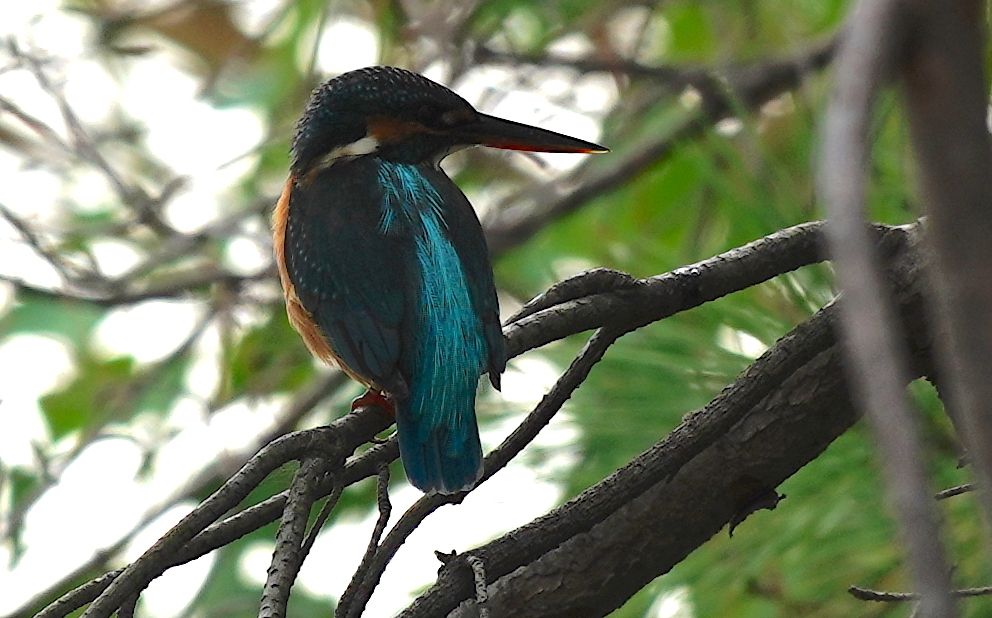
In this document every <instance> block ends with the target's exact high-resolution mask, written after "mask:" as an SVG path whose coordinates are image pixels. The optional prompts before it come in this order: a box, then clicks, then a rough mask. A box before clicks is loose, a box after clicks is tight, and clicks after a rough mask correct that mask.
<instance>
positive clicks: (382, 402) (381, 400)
mask: <svg viewBox="0 0 992 618" xmlns="http://www.w3.org/2000/svg"><path fill="white" fill-rule="evenodd" d="M362 406H379V407H380V408H382V409H383V410H385V411H386V412H389V413H390V414H392V415H394V416H395V415H396V408H395V407H394V406H393V402H391V401H389V399H388V398H387V397H386V396H385V395H383V394H382V393H380V392H379V391H377V390H373V389H371V388H370V389H369V390H367V391H366V392H365V394H364V395H362V396H361V397H358V398H357V399H355V400H354V401H352V402H351V409H352V410H353V411H354V410H357V409H358V408H361V407H362Z"/></svg>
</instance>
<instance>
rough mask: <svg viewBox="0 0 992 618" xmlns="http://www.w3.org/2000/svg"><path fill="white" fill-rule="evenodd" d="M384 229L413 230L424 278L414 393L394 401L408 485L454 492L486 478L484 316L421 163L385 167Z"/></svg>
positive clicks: (412, 356) (411, 369)
mask: <svg viewBox="0 0 992 618" xmlns="http://www.w3.org/2000/svg"><path fill="white" fill-rule="evenodd" d="M380 181H381V184H382V186H383V187H384V193H383V216H382V219H381V221H380V229H381V230H382V231H383V232H384V233H386V234H390V233H395V232H396V231H397V230H398V229H400V227H402V226H407V229H408V230H410V231H412V232H413V237H414V247H415V249H414V251H415V254H416V257H417V262H418V266H419V269H418V271H419V274H420V277H419V279H420V281H419V283H420V285H419V286H418V291H417V295H418V299H417V300H418V302H417V305H416V307H417V311H416V315H415V318H414V320H413V322H414V323H413V324H411V326H412V327H413V331H414V333H415V335H414V337H413V346H412V347H413V349H411V350H408V352H407V353H408V354H409V356H408V357H406V358H405V359H404V360H405V364H406V371H407V372H408V376H409V379H408V383H409V387H410V388H409V395H408V396H407V397H406V398H404V399H401V400H399V401H397V402H396V429H397V435H398V437H399V442H400V456H401V458H402V459H403V467H404V468H405V469H406V475H407V478H408V479H409V480H410V482H411V483H412V484H413V485H414V486H416V487H417V488H419V489H421V490H422V491H424V492H430V491H437V492H441V493H454V492H457V491H460V490H462V489H468V488H469V487H471V486H472V485H474V484H475V482H476V481H478V480H479V478H480V477H481V476H482V447H481V445H480V443H479V430H478V427H477V426H476V421H475V391H476V387H477V386H478V383H479V376H481V375H482V373H483V372H484V371H485V367H486V365H487V362H488V344H487V343H486V338H485V333H484V331H483V322H482V318H481V316H479V315H478V314H477V313H476V306H475V305H476V303H475V302H474V301H473V298H472V291H471V289H470V287H469V285H468V281H467V280H466V278H465V269H464V267H463V265H462V262H461V259H460V258H459V256H458V252H457V251H456V250H455V248H454V246H453V245H452V243H451V240H450V238H449V236H448V235H449V230H448V229H447V223H446V222H445V218H444V213H443V209H442V207H441V198H440V196H439V195H438V193H437V192H436V191H435V189H434V188H433V187H432V186H431V184H430V182H429V181H428V180H427V179H426V178H425V177H424V176H423V174H422V172H421V170H420V169H419V168H417V167H416V166H412V165H403V164H386V163H383V164H382V167H380Z"/></svg>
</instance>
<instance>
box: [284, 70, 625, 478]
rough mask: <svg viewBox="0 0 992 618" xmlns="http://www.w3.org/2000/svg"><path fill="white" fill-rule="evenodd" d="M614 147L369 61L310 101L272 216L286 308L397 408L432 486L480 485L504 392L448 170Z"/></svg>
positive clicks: (493, 330)
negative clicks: (486, 159)
mask: <svg viewBox="0 0 992 618" xmlns="http://www.w3.org/2000/svg"><path fill="white" fill-rule="evenodd" d="M476 145H482V146H491V147H495V148H504V149H513V150H524V151H543V152H574V153H591V152H604V151H606V149H605V148H603V147H602V146H599V145H597V144H594V143H592V142H587V141H584V140H580V139H576V138H573V137H568V136H565V135H561V134H559V133H555V132H552V131H548V130H544V129H540V128H537V127H533V126H529V125H526V124H521V123H517V122H513V121H510V120H504V119H501V118H497V117H495V116H491V115H488V114H484V113H481V112H479V111H477V110H476V109H475V108H474V107H473V106H472V105H471V104H470V103H469V102H468V101H466V100H465V99H464V98H462V97H461V96H459V95H458V94H456V93H455V92H453V91H452V90H450V89H448V88H447V87H445V86H442V85H441V84H438V83H436V82H434V81H431V80H429V79H427V78H426V77H423V76H422V75H419V74H417V73H414V72H411V71H407V70H404V69H400V68H396V67H388V66H373V67H366V68H363V69H357V70H354V71H349V72H347V73H343V74H341V75H338V76H337V77H334V78H332V79H330V80H328V81H326V82H324V83H323V84H321V85H320V86H318V87H317V88H316V89H315V90H314V91H313V93H312V94H311V97H310V101H309V103H308V104H307V106H306V109H305V110H304V112H303V114H302V116H301V117H300V119H299V121H298V122H297V125H296V132H295V136H294V138H293V141H292V147H291V164H290V171H289V175H288V178H287V180H286V184H285V186H284V189H283V192H282V194H281V196H280V198H279V200H278V202H277V204H276V207H275V210H274V214H273V226H272V228H273V239H274V240H273V245H274V251H275V256H276V263H277V267H278V272H279V279H280V281H281V283H282V287H283V292H284V296H285V301H286V308H287V314H288V317H289V321H290V323H291V324H292V326H293V327H294V328H295V329H296V330H297V331H298V332H299V334H300V335H301V336H302V338H303V341H304V342H305V343H306V346H307V347H308V348H309V349H310V351H311V352H312V353H313V354H314V355H315V356H316V357H317V358H319V359H321V360H322V361H325V362H327V363H328V364H331V365H336V366H338V367H340V368H341V369H342V370H343V371H344V372H345V373H346V374H348V375H349V376H350V377H351V378H353V379H355V380H357V381H358V382H360V383H362V384H363V385H365V386H366V387H367V388H368V392H367V393H366V395H365V396H363V397H359V398H358V399H356V400H355V402H354V403H353V404H352V410H354V409H356V408H357V407H359V406H360V405H367V404H369V403H378V404H379V405H382V406H383V407H385V408H386V409H387V410H389V411H390V412H392V413H393V414H395V420H396V434H397V439H398V441H399V450H400V459H401V460H402V462H403V467H404V470H405V471H406V476H407V479H408V480H409V482H410V483H411V484H412V485H413V486H415V487H417V488H418V489H420V490H421V491H423V492H424V493H432V492H436V493H442V494H453V493H457V492H460V491H463V490H467V489H470V488H472V487H473V486H474V485H475V484H476V483H477V482H478V481H479V479H480V478H481V476H482V472H483V466H482V447H481V444H480V441H479V430H478V426H477V420H476V414H475V396H476V391H477V389H478V383H479V379H480V377H481V376H482V375H483V374H486V373H488V374H489V380H490V382H491V383H492V385H493V387H495V388H496V389H499V388H500V376H501V374H502V373H503V371H504V370H505V368H506V361H507V358H506V344H505V342H504V339H503V332H502V329H501V325H500V320H499V305H498V302H497V296H496V288H495V285H494V283H493V271H492V265H491V263H490V260H489V252H488V249H487V246H486V240H485V237H484V236H483V230H482V226H481V224H480V222H479V219H478V217H477V215H476V213H475V211H474V209H473V208H472V206H471V204H470V203H469V201H468V199H467V198H466V197H465V195H464V194H463V193H462V192H461V190H459V188H458V187H457V185H455V183H454V182H453V181H452V180H451V179H450V178H449V177H448V176H447V175H446V174H445V172H444V171H442V170H441V168H440V165H439V164H440V162H441V160H442V159H443V158H444V157H446V156H447V155H449V154H450V153H452V152H454V151H456V150H459V149H461V148H465V147H469V146H476Z"/></svg>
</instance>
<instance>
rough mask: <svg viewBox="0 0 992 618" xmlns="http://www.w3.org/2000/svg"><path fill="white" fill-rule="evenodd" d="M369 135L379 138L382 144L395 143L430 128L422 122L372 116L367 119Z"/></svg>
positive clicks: (427, 130)
mask: <svg viewBox="0 0 992 618" xmlns="http://www.w3.org/2000/svg"><path fill="white" fill-rule="evenodd" d="M368 127H369V128H368V131H369V135H371V136H372V137H374V138H376V139H377V140H379V143H382V144H395V143H396V142H399V141H402V140H404V139H406V138H407V137H410V136H411V135H415V134H417V133H427V132H429V131H430V130H429V129H428V128H427V127H425V126H424V125H422V124H418V123H416V122H405V121H403V120H396V119H395V118H386V117H385V116H373V117H371V118H369V121H368Z"/></svg>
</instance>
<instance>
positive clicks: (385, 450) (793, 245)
mask: <svg viewBox="0 0 992 618" xmlns="http://www.w3.org/2000/svg"><path fill="white" fill-rule="evenodd" d="M910 230H911V228H897V227H885V226H878V227H877V228H876V234H877V239H878V242H879V244H880V246H881V247H882V249H883V252H884V253H885V254H886V255H891V254H893V253H894V252H897V251H899V250H901V249H902V248H904V247H905V245H906V243H907V240H908V238H909V234H910ZM821 232H822V224H821V223H812V224H804V225H802V226H797V227H795V228H791V229H789V230H784V231H782V232H779V233H776V234H773V235H772V236H770V237H768V238H766V239H762V240H759V241H756V242H755V243H751V244H750V245H747V246H745V247H741V248H739V249H735V250H733V251H730V252H727V253H725V254H722V255H721V256H718V257H716V258H713V259H710V260H706V261H704V262H701V263H699V264H697V265H695V266H690V267H686V268H683V269H679V270H677V271H674V272H672V273H668V274H667V275H660V276H658V277H653V278H649V279H646V280H632V279H631V278H630V277H629V276H624V275H618V274H617V273H610V272H608V271H607V274H604V272H603V271H595V272H592V273H588V274H585V275H580V276H579V277H577V278H575V279H573V280H570V282H565V283H563V284H561V285H559V286H556V288H554V289H552V290H551V291H549V293H548V294H547V295H545V296H543V297H541V298H539V299H536V300H535V302H534V303H533V304H529V305H528V307H530V309H528V312H525V313H528V314H527V315H526V316H525V317H524V318H522V319H520V320H519V321H517V322H514V323H511V324H509V325H508V326H507V328H506V330H505V334H506V336H507V342H508V345H509V347H510V349H511V351H512V353H513V354H514V355H516V354H519V353H521V352H523V351H525V350H526V349H530V348H532V347H535V346H537V345H541V344H542V343H543V342H542V341H541V338H535V333H540V332H541V331H542V330H543V329H548V331H549V332H551V333H553V335H554V336H553V338H552V340H553V339H557V338H561V337H564V336H567V335H569V334H574V333H577V332H582V331H583V330H587V329H588V328H590V327H607V328H608V332H607V333H604V334H603V335H602V336H600V337H596V338H594V339H593V340H590V342H589V344H588V346H590V347H592V350H593V352H591V354H592V356H591V357H589V359H586V360H581V359H577V361H576V363H577V368H576V370H575V371H574V372H572V373H567V374H566V376H563V379H562V380H560V381H559V383H558V386H556V387H555V389H556V390H553V391H552V392H551V393H549V395H548V396H547V397H546V398H545V400H543V401H542V403H541V404H540V405H539V406H538V408H537V409H535V411H534V412H533V413H532V414H531V415H529V416H528V418H527V419H526V420H525V422H524V424H523V425H521V427H519V428H518V429H517V430H516V431H515V432H514V434H512V435H511V437H510V438H508V439H507V441H506V442H505V443H504V445H502V446H501V447H500V448H499V449H497V450H496V451H494V452H493V453H491V454H490V455H489V457H488V458H487V461H486V475H487V478H488V476H490V475H491V474H492V473H493V472H495V471H496V470H498V469H500V468H501V467H502V466H503V465H505V463H506V461H508V460H509V459H511V458H512V457H513V456H514V455H516V453H517V452H519V450H520V449H522V448H523V447H524V446H525V445H526V444H527V443H529V442H530V441H531V440H532V439H533V437H534V436H535V435H536V434H537V432H538V431H539V430H540V428H541V427H543V426H544V424H546V423H547V421H548V420H549V419H550V418H551V415H553V414H554V412H555V411H556V410H557V409H558V407H560V405H561V403H563V402H564V401H565V400H566V399H567V398H568V396H569V394H570V393H571V391H572V390H573V389H574V388H575V387H576V386H577V385H578V384H579V383H581V381H582V380H583V379H584V377H585V372H587V371H588V369H589V368H590V367H591V366H592V364H593V362H594V359H598V357H599V356H600V355H601V354H602V351H603V350H605V347H606V346H608V344H609V342H610V341H612V339H613V338H615V337H616V336H617V335H619V334H621V333H623V332H627V331H629V330H632V329H634V328H638V327H639V326H640V325H642V324H646V323H648V322H651V321H653V320H656V319H661V318H663V317H667V316H668V315H672V314H674V313H676V312H678V311H682V310H685V309H688V308H691V307H695V306H698V305H699V304H701V303H703V302H705V301H707V300H711V299H713V298H718V297H719V296H722V295H724V294H727V293H730V292H732V291H735V290H739V289H744V288H746V287H749V286H751V285H754V284H755V283H758V282H760V281H764V280H767V279H768V278H770V277H772V276H775V275H777V274H781V273H783V272H788V271H790V270H793V269H794V268H798V267H799V266H802V265H804V264H809V263H813V262H816V261H818V260H819V259H820V253H821V252H820V251H819V250H818V248H817V247H818V246H819V245H820V244H822V236H821ZM631 281H633V282H634V284H633V285H632V284H631ZM617 288H619V289H617ZM583 291H585V292H586V293H589V294H590V295H589V296H581V293H582V292H583ZM555 303H559V304H555ZM534 308H540V310H537V311H536V312H531V311H532V310H533V309H534ZM803 345H809V342H804V343H803ZM802 350H803V348H802V346H799V347H798V348H797V349H796V350H795V352H796V353H798V354H799V357H800V358H801V357H803V354H805V352H803V351H802ZM757 371H758V370H757V369H756V370H753V372H754V373H757ZM751 373H752V372H749V373H748V374H747V375H751ZM566 377H567V379H566ZM331 378H334V376H331ZM775 380H776V378H774V377H772V378H771V381H768V380H765V381H763V382H762V381H760V380H759V381H758V382H757V383H756V384H757V386H756V388H757V389H758V392H760V393H761V396H764V395H765V394H767V392H769V391H770V390H774V388H775V387H776V384H777V383H776V381H775ZM558 389H561V390H560V392H559V390H558ZM762 389H764V390H762ZM323 393H325V390H324V387H321V388H316V389H314V391H313V392H312V393H308V394H307V396H306V397H304V398H303V399H302V400H301V402H300V404H299V405H300V407H301V409H306V408H308V407H310V406H312V405H313V403H315V402H316V401H318V400H319V399H320V398H321V397H322V396H323ZM377 410H378V409H377V408H374V407H369V408H363V409H360V410H358V411H356V412H355V413H353V414H350V415H348V416H346V417H344V418H342V419H341V420H339V421H337V422H336V423H335V424H334V425H332V428H333V427H338V426H341V425H348V426H350V427H352V429H353V430H354V431H353V432H352V429H349V430H348V433H347V436H348V437H347V440H346V441H347V442H348V448H350V449H353V448H354V446H355V445H357V444H360V443H361V442H363V441H365V440H368V439H370V438H371V437H372V436H373V435H374V434H375V433H377V432H378V431H380V430H381V429H382V428H385V427H386V426H387V425H388V423H389V419H388V418H381V417H380V415H379V413H378V412H377ZM359 428H361V429H359ZM322 431H332V429H328V428H323V429H316V430H310V431H308V432H298V433H296V434H290V436H287V437H285V438H281V439H279V440H277V441H276V442H273V443H271V444H270V445H269V446H268V447H266V449H263V451H261V452H260V453H259V454H258V455H257V456H256V457H255V458H254V459H253V463H249V464H248V466H246V468H245V469H243V470H242V472H240V473H239V474H238V475H235V477H233V478H232V480H231V481H230V482H229V483H228V484H227V485H225V488H222V489H221V490H220V492H218V494H215V496H213V497H211V498H210V499H208V501H207V502H205V503H204V505H201V507H200V508H198V509H197V511H195V512H194V514H192V515H191V517H193V516H194V515H195V516H197V523H195V525H193V524H191V523H190V522H187V521H184V522H182V523H181V524H180V527H181V528H182V530H181V531H180V532H175V531H173V532H170V535H169V536H168V537H167V539H174V538H175V536H176V535H178V534H180V533H181V534H182V535H183V536H184V537H185V538H187V539H188V540H187V541H186V542H185V543H183V544H180V543H178V542H176V541H175V540H172V541H169V543H170V545H169V546H168V548H167V551H166V550H160V551H159V553H157V554H155V556H154V557H150V556H149V555H146V556H145V557H143V558H142V559H140V561H144V562H145V565H144V566H143V567H142V570H141V573H142V574H141V575H140V576H138V577H136V576H134V575H132V576H131V577H132V583H130V584H128V587H129V588H128V590H130V588H135V587H136V588H138V589H139V590H140V589H141V588H143V586H144V585H146V584H147V581H150V578H153V577H157V575H158V574H159V573H161V572H162V571H164V570H165V569H166V568H169V567H171V566H175V565H178V564H182V563H185V562H188V561H190V560H193V559H195V558H197V557H199V556H200V555H203V554H205V553H207V552H209V551H212V550H214V549H217V548H218V547H221V546H223V545H225V544H227V543H229V542H231V541H233V540H235V539H237V538H239V537H241V536H243V535H245V534H247V533H249V532H251V531H252V530H255V529H257V528H259V527H261V526H263V525H266V524H268V523H270V522H272V521H274V520H276V519H277V518H278V517H279V515H280V513H281V512H282V511H283V509H285V507H286V500H287V494H288V492H283V493H282V494H280V495H277V496H274V497H273V498H270V499H268V500H266V501H264V502H262V503H260V504H257V505H254V506H252V507H249V508H247V509H245V510H244V511H242V512H241V513H238V514H236V515H233V516H231V517H229V518H228V519H226V520H224V521H218V522H217V523H213V522H214V521H215V520H217V519H218V517H219V515H221V514H223V512H224V511H227V510H228V509H230V508H233V507H235V506H236V505H237V503H238V502H240V500H241V496H242V494H243V492H244V491H245V490H248V489H250V487H248V486H247V485H246V486H245V487H243V488H242V489H240V490H238V491H231V487H230V486H231V485H232V484H234V485H240V484H244V483H245V482H246V478H247V476H249V475H250V476H251V477H252V478H255V477H258V478H262V477H263V476H264V474H262V473H261V472H258V471H254V472H252V471H251V470H253V469H254V468H258V467H259V466H260V465H261V462H265V465H266V466H268V467H272V466H279V465H282V464H283V463H285V462H287V461H291V460H293V459H298V458H299V457H301V456H302V454H301V453H302V451H301V449H305V444H307V440H308V439H310V438H307V437H306V436H308V435H310V433H311V432H318V433H319V432H322ZM713 431H717V432H718V431H719V427H717V428H715V429H714V430H713ZM363 432H364V433H363ZM342 439H344V438H342ZM679 439H681V435H677V436H676V437H673V438H672V440H674V441H678V440H679ZM287 440H289V441H291V443H287V442H286V441H287ZM666 444H667V443H666ZM280 445H282V446H280ZM287 445H288V446H287ZM665 448H667V447H665ZM274 451H275V452H274ZM348 452H351V451H350V450H349V451H348ZM396 457H397V448H396V443H395V440H392V439H391V440H389V441H388V442H386V443H385V444H382V445H377V446H375V447H373V448H371V449H369V451H367V452H366V453H364V454H363V455H361V456H359V457H357V458H355V459H354V460H352V461H350V462H348V464H347V465H345V466H344V468H343V470H341V472H340V475H339V476H338V478H337V479H332V478H329V477H325V478H324V479H323V480H321V481H320V482H319V483H318V489H317V491H316V495H317V496H323V495H327V494H329V493H331V492H332V491H334V490H335V488H338V487H344V486H347V485H349V484H351V483H354V482H357V481H359V480H361V479H363V478H367V477H369V476H375V475H376V474H377V471H378V469H379V467H380V466H381V465H383V464H385V463H388V462H390V461H393V460H394V459H396ZM676 469H677V466H676V467H674V468H672V470H671V472H674V471H675V470H676ZM263 472H264V471H263ZM331 476H333V475H331ZM251 482H254V481H251ZM338 483H340V484H339V485H338ZM249 484H250V483H249ZM220 493H223V494H224V498H223V500H222V501H218V498H217V496H218V495H219V494H220ZM431 500H437V498H436V497H434V498H431V497H426V498H425V499H424V500H423V501H422V502H421V503H418V504H419V505H420V506H419V507H418V508H416V509H414V511H413V512H412V513H408V515H409V518H408V519H407V523H404V526H402V527H400V528H396V529H394V533H391V534H394V536H393V540H388V539H387V541H384V542H383V544H382V547H380V550H381V551H383V552H384V553H382V554H380V559H383V558H386V556H387V554H388V555H391V552H393V551H395V547H398V546H399V543H400V542H402V539H403V538H405V535H406V534H408V533H409V532H408V531H407V532H404V530H406V529H407V528H409V530H412V529H413V528H412V527H410V525H413V526H414V527H415V524H416V523H418V522H419V521H420V520H422V518H423V516H425V515H426V514H427V513H429V512H430V511H433V510H434V509H436V508H437V507H438V506H440V505H441V504H443V503H444V502H443V501H442V502H439V503H437V504H434V503H433V502H430V501H431ZM204 509H206V510H209V511H210V513H215V514H214V515H211V517H212V519H211V517H202V518H201V517H200V515H201V514H202V512H203V510H204ZM421 511H423V512H421ZM410 522H413V523H412V524H411V523H410ZM164 542H165V539H163V543H164ZM390 548H393V549H390ZM385 562H388V560H385V561H384V562H383V564H384V563H385ZM485 565H486V572H487V574H490V575H491V576H493V577H496V576H499V575H500V573H499V572H498V570H493V567H492V565H491V564H490V563H489V562H488V561H486V562H485ZM108 579H113V577H110V578H102V580H103V584H102V585H99V586H96V585H94V586H89V585H88V587H84V588H81V589H78V590H77V591H73V592H72V593H69V594H68V595H66V597H63V599H60V601H58V602H57V603H56V604H53V606H52V607H49V608H47V609H46V610H45V611H44V612H42V614H40V615H39V616H43V618H55V617H56V616H63V615H65V613H64V612H65V611H66V610H67V611H72V610H73V609H75V608H78V607H81V606H83V605H85V604H86V603H89V602H91V601H93V599H94V598H95V597H96V595H99V594H100V593H101V592H103V590H104V589H105V588H106V587H107V586H108V585H109V581H108ZM121 586H123V584H122V585H121ZM91 609H92V608H91Z"/></svg>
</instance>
